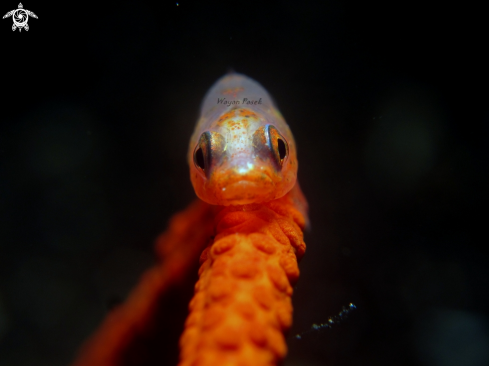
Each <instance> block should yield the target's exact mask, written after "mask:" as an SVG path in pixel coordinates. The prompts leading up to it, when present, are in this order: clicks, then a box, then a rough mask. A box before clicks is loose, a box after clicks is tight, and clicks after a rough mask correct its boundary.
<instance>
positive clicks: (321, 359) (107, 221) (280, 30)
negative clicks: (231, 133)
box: [0, 1, 489, 366]
mask: <svg viewBox="0 0 489 366" xmlns="http://www.w3.org/2000/svg"><path fill="white" fill-rule="evenodd" d="M23 4H24V8H26V9H29V10H31V11H33V12H34V13H36V14H37V16H38V17H39V19H29V23H28V24H29V26H30V30H29V31H28V32H26V31H25V30H24V31H22V32H19V31H15V32H12V30H11V26H12V19H11V18H8V19H3V20H2V21H1V22H0V40H1V60H2V62H1V65H2V68H1V73H2V81H1V86H2V98H1V100H0V105H1V112H2V114H1V117H0V118H1V131H0V154H1V155H0V156H1V161H0V230H1V231H0V234H1V237H0V240H1V242H0V365H2V366H3V365H38V366H40V365H55V366H56V365H65V364H67V363H69V362H70V361H71V360H73V358H74V355H75V352H76V350H77V348H78V347H79V346H80V344H81V343H82V341H83V340H84V339H85V338H86V337H87V336H88V335H89V334H91V333H92V332H93V331H94V330H95V329H96V327H97V325H98V324H100V322H101V320H102V319H103V317H104V316H105V314H106V313H107V311H108V309H109V308H110V306H111V304H114V303H118V302H120V301H122V300H123V299H124V297H125V296H126V295H127V293H128V291H129V290H130V289H131V287H133V286H134V285H135V284H136V283H137V281H138V277H139V275H140V274H141V273H142V272H143V271H144V270H145V269H147V268H149V267H150V266H151V265H152V263H153V261H154V258H153V251H152V246H153V240H154V238H155V237H156V236H157V235H158V233H160V232H162V231H163V230H164V229H165V227H166V223H167V221H168V219H169V218H170V217H171V215H172V214H174V213H175V212H177V211H178V210H180V209H182V208H184V207H185V206H186V205H187V204H188V203H189V202H191V200H192V199H193V197H194V193H193V190H192V187H191V184H190V181H189V177H188V167H187V162H186V150H187V144H188V139H189V137H190V134H191V132H192V130H193V127H194V123H195V121H196V119H197V117H198V109H199V104H200V102H201V100H202V98H203V96H204V94H205V92H206V90H207V89H208V88H209V87H210V86H211V85H212V83H213V82H214V81H215V80H217V79H218V78H219V77H220V76H222V75H223V74H224V73H226V72H227V71H228V69H229V68H230V67H232V68H233V69H234V70H236V71H237V72H240V73H244V74H246V75H248V76H250V77H252V78H254V79H255V80H257V81H259V82H260V83H261V84H262V85H263V86H264V87H265V88H266V89H267V90H268V91H269V92H270V94H271V95H272V96H273V97H274V99H275V101H276V103H277V105H278V107H279V109H280V110H281V112H282V114H283V115H284V117H285V119H286V120H287V122H288V123H289V125H290V127H291V129H292V131H293V133H294V135H295V138H296V141H297V145H298V149H299V150H298V156H299V165H300V168H299V180H300V182H301V186H302V188H303V191H304V193H305V195H306V197H307V198H308V200H309V203H310V218H311V223H312V230H311V232H310V233H307V234H306V244H307V245H308V250H307V252H306V255H305V257H304V259H303V260H302V262H301V264H300V268H301V279H300V280H299V283H298V285H297V286H296V289H295V293H294V308H295V311H294V326H293V329H292V331H291V332H290V335H289V339H288V344H289V356H288V358H287V361H286V363H285V364H286V365H393V364H395V365H487V364H489V323H488V318H487V302H488V301H489V298H488V293H487V287H488V266H487V257H486V256H485V255H484V247H485V246H486V245H487V242H486V241H487V233H486V232H485V230H484V229H485V227H486V222H487V220H486V219H484V217H486V218H487V213H486V211H487V205H486V203H487V193H486V191H485V189H486V184H485V182H484V176H483V172H486V173H487V161H488V160H487V158H488V156H487V155H488V154H487V142H486V141H487V136H488V132H489V129H488V122H489V121H488V119H489V112H488V109H487V100H488V93H487V83H486V78H485V72H486V69H485V68H486V62H487V61H486V60H485V59H484V53H485V51H486V49H487V36H486V35H484V33H487V27H486V26H485V25H484V22H483V19H482V16H483V11H482V9H478V8H476V7H470V6H469V5H468V4H461V3H458V4H454V5H449V4H448V3H443V4H442V3H440V4H437V3H426V2H401V3H399V2H391V3H389V4H384V3H380V2H370V1H364V2H351V1H347V2H340V1H327V2H310V3H303V2H297V1H283V2H258V3H255V2H244V1H243V2H227V3H220V4H217V3H208V2H205V1H203V2H201V3H199V4H194V3H188V2H186V1H182V2H181V3H179V4H178V6H177V3H176V2H160V3H158V4H152V3H149V2H145V1H142V2H135V1H132V2H131V1H122V2H118V3H113V4H110V3H106V2H104V3H98V4H88V3H86V2H79V3H75V4H74V3H72V2H70V3H69V4H68V3H66V2H65V3H58V4H56V5H55V4H52V3H51V4H47V3H42V2H24V3H23ZM16 7H17V4H16V3H14V2H11V3H9V2H2V10H1V12H3V13H2V14H4V13H7V12H8V11H9V9H10V10H11V9H15V8H16ZM481 234H482V235H481ZM484 243H486V244H484ZM189 291H190V290H189ZM189 294H190V292H189ZM350 302H353V303H354V304H355V305H356V306H357V310H356V311H354V312H352V313H351V315H350V316H349V318H348V319H347V320H345V321H344V322H342V323H341V324H338V325H336V326H334V327H333V328H332V329H326V330H324V331H317V332H313V333H310V334H308V335H307V336H305V337H303V339H302V340H300V341H298V340H296V339H294V337H293V336H294V335H295V334H297V333H300V332H303V331H306V330H307V329H309V328H310V326H311V325H312V324H313V323H324V322H326V321H327V319H328V318H329V317H330V316H333V315H335V314H337V313H338V312H339V311H340V310H341V308H342V306H345V305H347V304H348V303H350ZM183 313H184V312H183ZM164 321H166V322H167V323H168V324H170V323H172V322H173V328H175V329H176V331H175V333H170V331H169V332H168V334H166V336H167V337H168V342H169V343H168V344H169V345H170V346H171V347H167V348H169V351H168V352H170V353H169V354H168V355H167V354H166V353H165V354H163V353H162V354H161V357H160V359H159V364H163V365H164V364H174V361H175V357H177V356H176V355H177V352H178V349H177V346H176V344H177V343H176V342H177V340H178V332H179V331H181V327H182V326H183V320H182V319H179V318H178V317H173V316H171V314H169V315H168V318H167V319H165V320H164ZM170 328H172V327H171V326H169V325H168V329H170ZM173 328H172V329H173Z"/></svg>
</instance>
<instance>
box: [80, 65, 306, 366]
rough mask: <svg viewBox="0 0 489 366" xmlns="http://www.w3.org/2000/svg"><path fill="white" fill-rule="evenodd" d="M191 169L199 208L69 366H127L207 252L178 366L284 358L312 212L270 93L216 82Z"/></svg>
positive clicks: (244, 82)
mask: <svg viewBox="0 0 489 366" xmlns="http://www.w3.org/2000/svg"><path fill="white" fill-rule="evenodd" d="M188 162H189V166H190V177H191V180H192V184H193V187H194V189H195V192H196V194H197V196H198V197H199V199H198V200H197V201H196V202H194V203H193V204H192V205H190V206H189V208H187V209H186V210H184V211H182V212H180V213H178V214H176V215H175V216H174V217H173V218H172V220H171V221H170V225H169V228H168V230H167V231H166V232H165V233H163V234H162V235H161V236H160V237H159V238H158V240H157V243H156V252H157V254H158V257H159V259H160V262H159V263H158V265H156V266H155V267H154V268H151V269H149V270H148V271H147V272H146V273H145V274H144V275H143V276H142V278H141V280H140V282H139V284H138V285H137V287H136V288H135V289H134V290H133V291H132V292H131V294H130V295H129V297H128V299H127V300H126V302H125V303H124V304H122V305H121V306H119V307H118V308H116V309H114V310H113V311H112V312H111V313H110V314H109V315H108V316H107V318H106V319H105V321H104V323H103V324H102V326H101V327H100V329H99V330H98V331H97V332H96V333H95V334H94V335H93V336H92V338H91V339H89V340H88V342H87V343H86V344H85V346H84V348H83V349H82V351H81V353H80V356H79V358H78V359H77V360H76V361H75V363H74V365H76V366H88V365H90V366H98V365H100V366H102V365H103V366H116V365H122V364H123V363H124V362H123V361H124V360H123V354H124V349H125V348H127V347H128V346H129V345H130V343H131V342H132V341H133V340H134V339H135V337H137V334H138V332H143V330H144V329H145V328H146V327H147V326H148V323H151V319H153V318H154V317H155V313H157V312H158V311H161V309H158V306H157V303H158V298H160V297H161V296H162V294H164V293H165V292H167V291H168V290H169V288H170V287H171V286H174V285H175V284H178V283H179V282H180V281H181V280H182V278H184V277H185V274H186V273H187V272H188V271H189V269H190V268H191V267H192V263H193V262H194V261H196V260H197V258H198V254H199V253H200V252H202V249H203V252H202V254H201V255H200V264H201V266H200V269H199V280H198V281H197V283H196V285H195V294H194V297H193V299H192V300H191V302H190V304H189V315H188V317H187V320H186V322H185V329H184V332H183V334H182V336H181V338H180V364H179V365H181V366H187V365H188V366H191V365H192V366H194V365H209V366H211V365H212V366H215V365H242V366H245V365H250V366H251V365H253V366H257V365H276V364H278V363H280V361H281V360H282V359H283V358H284V357H285V355H286V352H287V347H286V344H285V338H284V333H285V332H286V331H287V330H288V329H289V327H290V325H291V323H292V305H291V295H292V292H293V290H292V286H293V284H294V283H295V282H296V281H297V279H298V277H299V269H298V265H297V261H298V260H299V259H300V258H301V257H302V256H303V254H304V252H305V244H304V241H303V234H302V231H303V230H304V228H305V227H306V226H307V222H308V218H307V202H306V200H305V198H304V196H303V194H302V192H301V190H300V188H299V184H298V182H297V168H298V161H297V153H296V146H295V142H294V138H293V136H292V133H291V131H290V129H289V127H288V125H287V123H286V122H285V120H284V119H283V117H282V115H281V114H280V112H279V111H278V110H277V108H276V107H275V106H274V104H273V102H272V100H271V97H270V96H269V94H268V93H267V91H266V90H265V89H264V88H263V87H262V86H261V85H260V84H258V83H257V82H256V81H254V80H252V79H250V78H248V77H246V76H244V75H240V74H236V73H232V74H229V75H226V76H224V77H222V78H221V79H219V80H218V81H217V82H216V83H215V84H214V86H213V87H212V88H211V89H210V90H209V91H208V93H207V95H206V97H205V98H204V102H203V104H202V108H201V116H200V118H199V120H198V122H197V125H196V128H195V131H194V133H193V135H192V137H191V139H190V145H189V152H188Z"/></svg>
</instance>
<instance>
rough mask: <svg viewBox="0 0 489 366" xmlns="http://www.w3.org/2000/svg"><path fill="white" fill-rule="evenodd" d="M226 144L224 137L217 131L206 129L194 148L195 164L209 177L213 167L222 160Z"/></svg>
mask: <svg viewBox="0 0 489 366" xmlns="http://www.w3.org/2000/svg"><path fill="white" fill-rule="evenodd" d="M225 145H226V143H225V140H224V137H222V135H221V134H219V133H217V132H210V131H206V132H204V133H203V134H202V135H200V138H199V142H198V143H197V146H196V147H195V150H194V164H195V167H196V168H197V169H199V170H200V171H201V172H202V173H203V174H204V175H205V176H206V177H207V178H208V177H209V174H210V171H211V169H212V167H213V166H215V165H216V164H219V162H220V161H221V158H222V156H223V153H224V150H225Z"/></svg>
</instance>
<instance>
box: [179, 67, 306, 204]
mask: <svg viewBox="0 0 489 366" xmlns="http://www.w3.org/2000/svg"><path fill="white" fill-rule="evenodd" d="M188 160H189V165H190V177H191V180H192V184H193V186H194V189H195V192H196V194H197V196H198V197H199V198H200V199H202V200H203V201H205V202H208V203H210V204H213V205H224V206H228V205H240V204H241V205H242V204H249V203H261V202H268V201H271V200H274V199H277V198H280V197H282V196H284V195H285V194H286V193H287V192H289V191H290V190H291V189H292V187H293V186H294V185H295V182H296V178H297V168H298V163H297V156H296V147H295V141H294V137H293V136H292V132H291V131H290V128H289V126H288V125H287V123H286V122H285V120H284V118H283V117H282V115H281V114H280V112H279V111H278V109H277V108H276V106H275V105H274V103H273V101H272V98H271V97H270V95H269V94H268V92H267V91H266V90H265V89H264V88H263V87H262V86H261V85H260V84H258V83H257V82H256V81H254V80H252V79H250V78H248V77H247V76H244V75H241V74H234V73H233V74H229V75H226V76H224V77H222V78H221V79H219V80H218V81H217V82H216V83H215V84H214V85H213V86H212V87H211V89H210V90H209V91H208V92H207V95H206V96H205V98H204V101H203V103H202V107H201V116H200V118H199V120H198V122H197V125H196V127H195V130H194V133H193V134H192V137H191V139H190V144H189V151H188Z"/></svg>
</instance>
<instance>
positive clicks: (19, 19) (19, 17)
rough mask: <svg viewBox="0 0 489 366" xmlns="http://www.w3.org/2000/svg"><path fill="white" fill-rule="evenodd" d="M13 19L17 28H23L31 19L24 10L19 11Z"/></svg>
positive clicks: (16, 11)
mask: <svg viewBox="0 0 489 366" xmlns="http://www.w3.org/2000/svg"><path fill="white" fill-rule="evenodd" d="M12 18H13V20H14V24H15V25H16V26H17V27H19V28H22V27H23V26H25V25H26V24H27V20H28V19H29V15H28V14H27V12H26V11H25V10H24V9H17V10H15V11H14V13H13V14H12Z"/></svg>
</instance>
